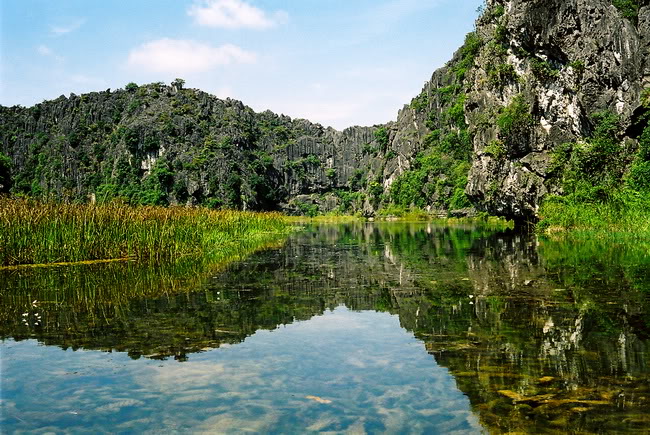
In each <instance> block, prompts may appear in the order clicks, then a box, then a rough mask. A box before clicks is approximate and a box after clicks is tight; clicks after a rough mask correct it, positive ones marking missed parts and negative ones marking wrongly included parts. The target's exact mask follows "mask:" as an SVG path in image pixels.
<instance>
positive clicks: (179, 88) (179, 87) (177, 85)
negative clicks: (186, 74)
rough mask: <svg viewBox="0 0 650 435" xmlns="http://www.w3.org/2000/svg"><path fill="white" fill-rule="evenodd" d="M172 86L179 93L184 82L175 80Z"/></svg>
mask: <svg viewBox="0 0 650 435" xmlns="http://www.w3.org/2000/svg"><path fill="white" fill-rule="evenodd" d="M171 84H172V86H173V87H175V88H176V89H178V90H179V91H180V90H181V89H183V86H185V80H183V79H175V80H174V81H173V82H172V83H171Z"/></svg>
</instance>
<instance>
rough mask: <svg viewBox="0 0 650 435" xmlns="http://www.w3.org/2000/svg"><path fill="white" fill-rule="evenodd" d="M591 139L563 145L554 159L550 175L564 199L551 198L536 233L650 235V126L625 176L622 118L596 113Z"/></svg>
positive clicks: (544, 205) (545, 203)
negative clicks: (598, 232) (558, 186)
mask: <svg viewBox="0 0 650 435" xmlns="http://www.w3.org/2000/svg"><path fill="white" fill-rule="evenodd" d="M592 121H593V125H594V126H593V131H592V134H591V136H590V137H589V138H588V140H587V141H586V142H584V143H579V144H564V145H562V146H560V147H558V148H557V149H556V150H555V152H554V155H553V160H552V163H551V174H553V175H554V176H555V177H556V179H557V180H558V182H559V183H560V185H561V187H562V188H563V190H564V195H563V196H555V197H549V198H547V199H546V200H545V201H544V203H543V204H542V208H541V210H540V216H541V217H542V218H543V219H542V221H541V222H540V224H539V225H538V229H540V230H551V229H556V228H561V229H578V230H596V231H605V232H608V233H611V232H614V231H619V232H633V233H635V234H640V235H643V234H646V235H648V236H650V221H649V220H648V218H647V210H649V209H650V152H648V148H649V147H650V126H646V128H645V129H644V131H643V133H642V134H641V135H640V137H639V148H638V151H637V154H636V157H635V159H634V161H633V163H632V165H631V166H630V168H629V171H628V172H627V173H626V171H625V166H626V160H628V159H629V157H628V156H627V155H626V151H625V149H624V148H623V147H621V145H620V144H619V137H618V134H619V130H620V125H619V121H618V117H617V116H616V115H613V114H611V113H609V112H601V113H597V114H595V115H593V117H592Z"/></svg>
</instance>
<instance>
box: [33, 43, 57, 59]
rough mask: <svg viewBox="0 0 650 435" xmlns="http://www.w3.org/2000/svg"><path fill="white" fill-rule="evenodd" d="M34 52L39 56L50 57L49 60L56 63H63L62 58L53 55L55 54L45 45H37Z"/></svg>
mask: <svg viewBox="0 0 650 435" xmlns="http://www.w3.org/2000/svg"><path fill="white" fill-rule="evenodd" d="M36 51H37V52H38V54H40V55H41V56H45V57H50V58H52V59H54V60H56V61H57V62H61V61H63V58H62V57H61V56H59V55H57V54H56V53H55V52H54V51H53V50H52V49H51V48H50V47H48V46H47V45H43V44H41V45H39V46H38V47H36Z"/></svg>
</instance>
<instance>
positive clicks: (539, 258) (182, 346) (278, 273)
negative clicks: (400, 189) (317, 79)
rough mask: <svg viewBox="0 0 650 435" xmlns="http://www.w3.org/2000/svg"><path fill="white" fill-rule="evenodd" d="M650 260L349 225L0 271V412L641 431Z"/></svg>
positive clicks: (18, 420)
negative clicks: (277, 240)
mask: <svg viewBox="0 0 650 435" xmlns="http://www.w3.org/2000/svg"><path fill="white" fill-rule="evenodd" d="M648 270H650V258H649V256H648V254H647V252H645V251H643V249H639V248H638V247H636V246H631V245H625V244H612V243H602V242H598V241H593V240H591V241H589V240H586V241H584V243H570V242H566V241H550V240H543V239H538V238H536V237H534V236H531V235H521V234H515V233H511V232H505V233H504V232H496V231H492V230H486V229H484V228H474V227H463V226H458V227H440V226H436V225H433V224H353V225H342V226H336V225H334V226H322V227H313V228H308V229H307V230H305V231H303V232H301V233H298V234H295V235H293V236H292V237H291V238H290V239H289V240H288V241H287V243H286V244H285V245H284V246H282V247H275V248H273V249H269V250H267V251H264V252H260V253H258V254H255V255H253V256H252V257H250V258H249V259H247V260H246V261H243V262H238V263H233V264H231V265H230V266H228V267H226V269H225V270H224V268H223V266H218V267H216V268H215V267H213V266H212V265H210V264H209V262H197V261H186V262H179V263H177V264H175V265H173V266H172V265H168V266H164V265H159V266H155V267H149V266H142V265H137V264H127V265H122V264H117V265H105V266H101V267H78V268H59V269H51V270H40V271H23V272H12V273H0V282H2V283H3V284H4V285H3V288H1V289H0V338H2V339H3V340H4V341H3V342H2V343H0V350H1V352H2V354H1V358H0V362H1V363H2V374H1V375H2V384H1V386H2V392H1V394H0V397H1V400H2V413H1V414H0V424H1V425H2V429H3V431H6V432H9V433H11V432H21V431H25V432H29V431H34V432H47V431H48V430H51V431H53V432H56V433H61V432H75V433H78V432H84V431H85V432H92V433H96V432H143V431H149V432H153V433H160V432H170V431H181V432H189V431H212V432H229V431H230V432H241V431H243V430H249V431H254V432H282V433H304V432H332V431H333V432H351V433H363V432H367V433H377V432H387V433H398V432H399V433H404V432H406V433H409V432H410V433H453V432H455V431H457V432H459V433H476V432H480V431H481V430H485V431H490V432H495V433H502V432H508V431H520V432H531V433H557V432H558V431H561V432H567V431H574V432H582V433H598V432H603V431H604V432H632V433H643V432H644V431H645V430H646V428H647V427H650V413H649V412H648V409H650V368H649V367H650V274H648V273H647V271H648ZM34 300H37V301H38V302H37V304H36V305H35V306H34V305H33V304H32V302H33V301H34ZM24 313H27V314H28V315H27V316H23V314H24ZM37 313H38V318H37V316H36V314H37ZM40 318H42V320H40V321H39V325H35V322H36V320H37V319H40ZM73 349H77V350H76V351H73ZM109 352H110V353H109ZM482 428H483V429H482Z"/></svg>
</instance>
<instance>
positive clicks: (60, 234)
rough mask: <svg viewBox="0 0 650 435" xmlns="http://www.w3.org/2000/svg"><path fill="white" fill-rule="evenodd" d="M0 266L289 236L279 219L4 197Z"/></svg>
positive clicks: (195, 249) (230, 245) (229, 245)
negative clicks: (282, 235)
mask: <svg viewBox="0 0 650 435" xmlns="http://www.w3.org/2000/svg"><path fill="white" fill-rule="evenodd" d="M0 230H1V231H0V265H2V266H15V265H22V264H46V263H62V262H80V261H92V260H108V259H134V260H173V259H177V258H180V257H184V256H189V255H227V254H228V253H229V252H232V253H235V252H236V251H237V249H239V247H240V246H242V245H247V246H249V247H250V246H251V245H254V244H258V243H259V244H260V245H261V244H263V243H265V242H268V240H269V238H270V237H272V236H277V234H280V233H287V232H289V231H290V224H289V222H288V221H287V220H286V218H285V217H284V216H282V215H281V214H279V213H255V212H240V211H216V210H209V209H205V208H187V207H169V208H165V207H151V206H147V207H133V206H129V205H125V204H121V203H117V202H116V203H110V204H105V205H92V204H61V203H56V202H41V201H36V200H32V199H25V198H9V197H4V198H1V199H0Z"/></svg>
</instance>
